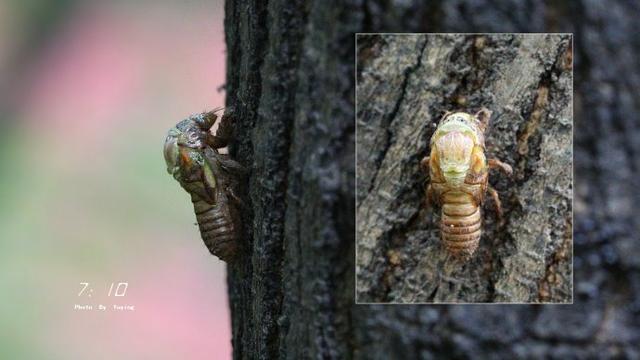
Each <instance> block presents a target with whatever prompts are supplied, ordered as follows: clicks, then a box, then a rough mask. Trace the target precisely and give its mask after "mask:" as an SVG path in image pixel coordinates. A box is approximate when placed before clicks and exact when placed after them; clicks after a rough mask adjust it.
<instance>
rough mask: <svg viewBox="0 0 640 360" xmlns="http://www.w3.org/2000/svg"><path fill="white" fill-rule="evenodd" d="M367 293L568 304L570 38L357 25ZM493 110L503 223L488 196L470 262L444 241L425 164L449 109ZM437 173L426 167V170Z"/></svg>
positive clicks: (399, 298)
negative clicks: (428, 200)
mask: <svg viewBox="0 0 640 360" xmlns="http://www.w3.org/2000/svg"><path fill="white" fill-rule="evenodd" d="M356 42H357V44H356V46H357V49H358V53H357V55H356V56H357V60H358V64H359V67H358V68H357V74H358V82H357V86H358V91H357V95H356V101H357V110H356V111H357V129H358V131H357V134H358V135H357V160H358V162H357V167H356V173H357V190H356V195H357V206H356V207H357V211H356V213H357V223H356V227H357V233H356V237H357V258H356V262H357V272H356V273H357V300H358V302H394V303H416V302H571V296H572V293H573V289H572V286H573V283H572V280H573V279H572V276H573V274H572V210H571V201H572V198H573V195H572V175H573V174H572V171H571V169H572V159H573V152H572V123H573V120H572V114H571V112H572V92H573V90H572V81H573V79H572V68H571V64H572V61H571V54H572V51H571V35H570V34H569V35H513V34H504V35H364V34H361V35H358V37H357V40H356ZM483 106H484V107H487V108H489V109H491V110H492V111H493V116H492V118H491V122H490V126H489V129H488V130H487V132H486V133H485V135H486V144H487V151H486V153H485V154H486V155H487V158H492V157H497V158H498V159H500V160H502V161H504V162H506V163H508V164H511V165H512V166H513V168H514V175H513V177H512V178H508V177H506V176H505V175H504V174H501V173H499V172H497V171H491V173H490V183H491V184H492V185H493V186H494V188H496V189H497V190H498V191H499V193H500V194H501V200H502V209H503V211H504V218H505V221H506V225H505V226H503V227H499V226H498V224H497V221H494V220H495V219H496V216H495V212H494V203H493V202H492V201H491V200H489V199H488V200H487V202H485V204H484V211H483V212H484V214H485V215H484V226H483V236H482V240H481V242H480V247H479V248H478V250H477V251H476V252H475V254H474V256H473V257H472V258H471V259H469V260H468V261H461V260H459V259H456V258H454V257H452V256H450V255H449V253H448V252H447V250H446V249H445V248H444V246H442V244H441V241H440V231H439V230H438V226H439V222H440V210H439V208H433V207H430V208H428V209H425V206H424V204H425V201H424V199H425V174H424V173H423V171H422V169H421V168H420V160H421V159H422V157H424V156H426V155H428V152H429V139H430V138H431V135H432V134H433V131H434V130H435V125H437V123H438V122H439V121H440V119H441V117H442V114H444V112H445V111H454V110H465V111H467V112H469V113H475V112H476V111H477V110H479V109H480V108H481V107H483ZM427 178H428V177H427Z"/></svg>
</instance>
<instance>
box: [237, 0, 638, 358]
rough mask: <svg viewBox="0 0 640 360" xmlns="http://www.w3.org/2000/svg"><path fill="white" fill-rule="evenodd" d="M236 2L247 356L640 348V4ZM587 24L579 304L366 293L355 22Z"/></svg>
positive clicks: (366, 25) (426, 27)
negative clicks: (430, 301) (440, 302)
mask: <svg viewBox="0 0 640 360" xmlns="http://www.w3.org/2000/svg"><path fill="white" fill-rule="evenodd" d="M603 4H604V2H597V1H587V0H585V1H579V2H575V3H571V4H566V3H557V2H553V3H552V2H549V3H548V4H544V3H542V2H538V1H515V0H512V1H508V0H505V1H497V2H495V1H492V2H488V1H483V0H459V1H447V2H427V3H426V4H425V2H423V1H413V2H412V1H403V2H390V1H386V0H385V1H381V0H369V1H366V2H361V1H347V2H344V1H341V2H332V1H314V2H311V1H310V2H308V3H307V2H301V1H269V2H263V1H255V0H254V1H245V0H241V1H234V2H228V3H227V4H226V20H225V27H226V35H227V47H228V59H227V64H228V74H227V96H228V97H227V102H228V104H227V105H229V106H233V107H234V108H235V110H236V113H237V114H238V115H239V117H240V120H239V122H238V124H237V129H236V132H237V134H236V135H237V139H238V142H237V143H235V144H234V145H233V146H232V149H231V152H232V154H234V155H235V156H236V157H237V158H238V159H239V160H240V161H241V162H242V163H243V164H245V165H247V166H249V167H252V171H251V174H250V175H249V178H248V181H247V184H246V188H247V196H246V198H245V201H246V202H247V206H248V209H247V210H246V211H245V212H244V221H245V224H244V225H245V237H244V239H243V242H244V249H243V253H242V256H241V257H240V258H239V260H238V261H237V262H236V263H234V264H230V265H229V274H228V277H229V300H230V306H231V311H232V326H233V346H234V356H235V357H236V358H292V359H300V358H332V357H333V358H381V359H382V358H384V359H389V358H398V359H406V358H427V359H428V358H442V357H448V358H451V357H456V358H471V357H474V358H477V357H486V358H489V357H490V358H514V357H516V356H519V357H528V358H544V357H548V358H587V357H591V358H594V357H600V358H602V357H605V358H606V357H609V358H612V357H616V356H617V357H627V358H634V357H635V358H637V357H638V356H639V355H640V353H639V352H638V348H637V344H638V340H640V339H639V337H640V336H639V334H640V333H639V332H638V325H637V324H638V323H640V319H639V317H640V316H639V315H640V300H638V299H640V276H639V275H640V274H639V271H638V270H639V269H640V261H639V260H638V259H640V256H639V255H640V242H639V241H638V235H637V234H638V225H639V224H638V220H637V219H638V217H637V216H635V210H636V206H635V204H637V203H638V201H639V200H640V199H638V196H639V195H638V192H637V191H635V189H634V185H635V184H636V183H637V180H635V179H637V178H638V175H640V174H638V169H639V166H638V165H639V164H638V155H637V154H638V153H639V152H640V140H639V139H638V138H637V137H635V136H634V135H636V133H635V132H637V130H638V126H639V123H638V117H637V115H636V112H637V109H639V108H640V103H639V100H638V99H637V97H636V96H635V95H634V92H636V91H637V90H638V89H640V77H639V75H638V73H637V71H636V69H637V68H639V66H638V65H639V64H638V62H639V60H638V59H640V57H639V56H638V55H640V43H639V42H638V40H637V39H636V35H635V34H636V31H635V28H636V23H635V19H637V18H638V16H639V15H640V9H639V8H638V6H637V5H634V4H629V3H628V2H626V1H622V0H619V1H613V2H607V3H606V5H603ZM546 30H549V31H564V32H574V33H575V43H574V45H575V55H576V62H575V65H576V68H575V70H576V72H575V74H576V82H575V88H576V97H575V103H576V107H575V110H576V111H575V118H576V121H575V138H574V144H575V203H574V204H575V225H574V228H575V260H574V262H575V264H574V267H575V275H574V277H575V298H574V305H570V306H502V305H496V306H482V305H465V306H437V307H434V306H358V305H354V303H353V301H354V285H355V284H354V282H355V281H354V275H355V274H354V270H353V269H354V266H355V264H354V262H355V261H354V241H355V236H354V235H355V221H354V215H355V205H354V202H355V191H354V178H355V169H354V162H355V155H354V143H355V136H354V115H355V114H354V84H355V80H354V76H353V74H354V70H355V57H354V53H355V51H354V46H355V37H354V35H353V33H354V32H357V31H376V32H378V31H383V32H384V31H393V32H397V31H413V32H421V31H422V32H447V31H449V32H469V31H490V32H491V31H499V32H509V31H537V32H541V31H546Z"/></svg>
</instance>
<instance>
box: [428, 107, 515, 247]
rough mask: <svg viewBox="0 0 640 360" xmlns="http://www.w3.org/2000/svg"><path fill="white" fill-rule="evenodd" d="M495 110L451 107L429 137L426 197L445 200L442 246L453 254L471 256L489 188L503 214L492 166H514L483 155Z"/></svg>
mask: <svg viewBox="0 0 640 360" xmlns="http://www.w3.org/2000/svg"><path fill="white" fill-rule="evenodd" d="M490 116H491V112H490V111H489V110H486V109H482V110H480V111H479V112H478V113H477V114H475V115H471V114H467V113H463V112H456V113H447V114H445V116H444V117H443V119H442V120H441V121H440V124H438V127H437V128H436V131H435V132H434V134H433V136H432V138H431V152H430V155H429V156H427V157H425V158H424V159H423V160H422V166H423V168H424V170H425V171H427V172H428V173H429V176H430V183H429V186H428V187H427V197H428V199H429V201H430V202H435V203H437V204H439V205H441V219H440V221H441V223H440V231H441V238H442V241H443V244H444V247H445V248H446V249H447V250H448V251H449V252H450V253H451V254H453V255H454V256H456V257H459V258H463V259H468V258H470V257H471V256H472V255H473V254H474V252H475V251H476V249H477V248H478V244H479V243H480V238H481V235H482V210H481V208H482V204H483V202H484V198H485V194H486V192H487V191H489V193H490V194H491V196H492V198H493V199H494V202H495V205H496V211H497V212H498V215H499V216H500V217H501V215H502V210H501V208H500V200H499V197H498V193H497V192H496V191H495V190H494V189H493V188H491V187H490V186H489V182H488V179H489V175H488V168H490V167H498V168H500V169H502V170H503V171H505V172H506V173H508V174H510V173H511V167H510V166H509V165H507V164H504V163H502V162H500V161H498V160H495V159H491V160H489V161H487V160H486V158H485V154H484V153H485V144H484V132H485V129H486V128H487V125H488V121H489V117H490Z"/></svg>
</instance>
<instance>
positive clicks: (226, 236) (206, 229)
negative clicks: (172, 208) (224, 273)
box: [193, 201, 237, 261]
mask: <svg viewBox="0 0 640 360" xmlns="http://www.w3.org/2000/svg"><path fill="white" fill-rule="evenodd" d="M193 206H194V210H195V212H196V219H197V221H198V227H199V228H200V236H201V237H202V240H203V241H204V243H205V245H206V246H207V248H208V249H209V251H210V252H211V254H213V255H215V256H217V257H219V258H220V259H222V260H224V261H228V260H229V259H231V258H232V257H233V255H234V254H235V251H236V236H237V231H236V230H237V229H236V227H235V224H234V223H233V221H232V217H231V214H230V213H229V208H228V206H223V205H222V204H221V203H220V202H218V203H216V204H215V205H210V204H207V203H205V202H204V201H197V202H194V204H193Z"/></svg>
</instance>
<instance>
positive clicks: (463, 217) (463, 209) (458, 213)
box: [440, 192, 482, 258]
mask: <svg viewBox="0 0 640 360" xmlns="http://www.w3.org/2000/svg"><path fill="white" fill-rule="evenodd" d="M442 203H443V205H442V219H441V223H440V229H441V231H442V241H443V242H444V246H445V247H446V248H447V250H448V251H449V252H451V253H452V254H453V255H454V256H459V257H462V258H468V257H470V256H471V255H473V253H474V252H475V251H476V249H477V248H478V243H479V242H480V235H481V234H482V217H481V215H480V206H478V205H477V204H476V202H475V200H474V199H473V197H472V196H471V195H470V194H467V193H463V192H448V193H446V194H444V196H443V198H442Z"/></svg>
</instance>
